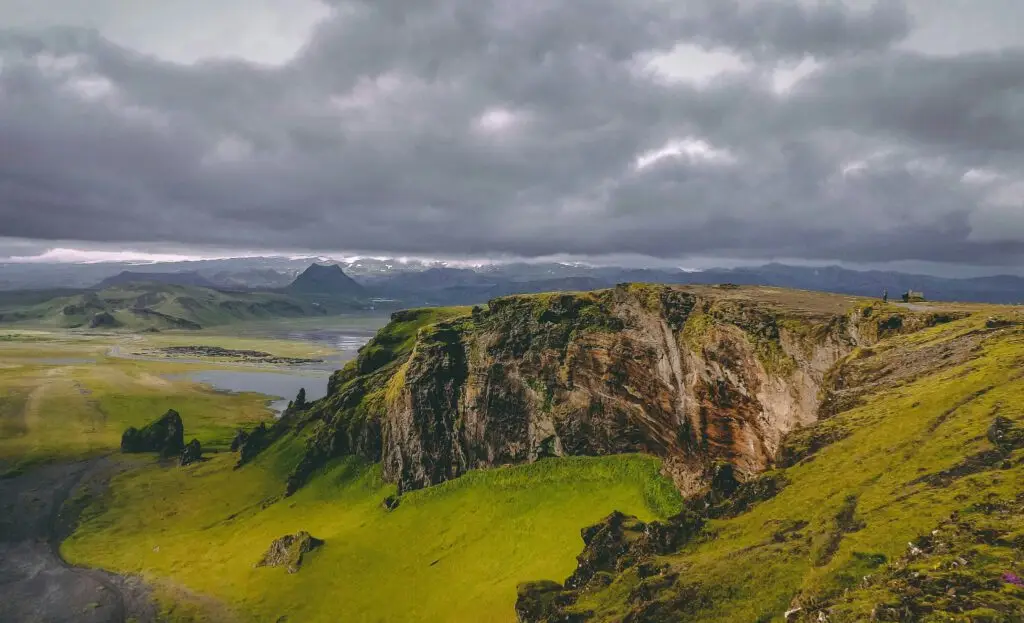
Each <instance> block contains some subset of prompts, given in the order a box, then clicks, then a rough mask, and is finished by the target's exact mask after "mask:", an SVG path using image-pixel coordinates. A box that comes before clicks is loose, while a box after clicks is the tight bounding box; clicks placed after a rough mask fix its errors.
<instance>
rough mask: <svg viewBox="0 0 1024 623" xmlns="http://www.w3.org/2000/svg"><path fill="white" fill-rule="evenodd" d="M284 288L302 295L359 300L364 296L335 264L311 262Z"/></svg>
mask: <svg viewBox="0 0 1024 623" xmlns="http://www.w3.org/2000/svg"><path fill="white" fill-rule="evenodd" d="M286 290H287V291H288V292H290V293H293V294H297V295H301V296H304V297H313V298H326V299H348V300H359V299H363V298H365V297H366V291H365V290H364V289H363V286H361V285H359V284H358V283H356V282H355V281H354V280H353V279H352V278H351V277H349V276H348V275H346V274H345V271H343V270H342V269H341V267H340V266H338V265H336V264H328V265H322V264H312V265H310V266H309V268H307V269H306V270H304V271H303V272H302V273H301V274H300V275H299V276H298V277H296V278H295V281H293V282H292V283H291V284H290V285H289V286H288V287H287V288H286Z"/></svg>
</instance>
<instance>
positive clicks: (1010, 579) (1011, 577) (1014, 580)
mask: <svg viewBox="0 0 1024 623" xmlns="http://www.w3.org/2000/svg"><path fill="white" fill-rule="evenodd" d="M1003 581H1004V582H1006V583H1007V584H1014V585H1016V586H1024V580H1022V579H1021V578H1020V576H1019V575H1017V574H1016V573H1004V574H1003Z"/></svg>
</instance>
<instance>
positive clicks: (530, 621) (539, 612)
mask: <svg viewBox="0 0 1024 623" xmlns="http://www.w3.org/2000/svg"><path fill="white" fill-rule="evenodd" d="M574 601H575V594H574V593H571V592H566V591H565V589H564V587H563V586H562V585H561V584H559V583H557V582H552V581H551V580H541V581H539V582H523V583H522V584H520V585H519V586H518V587H517V589H516V617H517V619H518V620H519V622H520V623H542V622H543V623H549V622H550V623H555V622H562V623H582V622H583V621H586V620H587V618H588V616H587V615H586V614H585V613H584V614H567V613H565V612H563V609H564V608H565V607H566V606H570V605H572V604H573V603H574Z"/></svg>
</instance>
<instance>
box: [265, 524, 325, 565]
mask: <svg viewBox="0 0 1024 623" xmlns="http://www.w3.org/2000/svg"><path fill="white" fill-rule="evenodd" d="M323 544H324V542H323V541H322V540H321V539H318V538H316V537H315V536H313V535H311V534H310V533H308V532H305V531H302V532H299V533H297V534H288V535H285V536H283V537H281V538H279V539H275V540H274V542H273V543H271V544H270V548H268V549H267V552H266V553H265V554H263V558H261V559H260V561H259V562H257V563H256V566H257V567H284V568H285V570H286V571H288V573H298V571H299V568H300V567H301V566H302V558H303V556H305V555H306V554H308V553H309V552H311V551H313V550H315V549H317V548H319V547H321V546H322V545H323Z"/></svg>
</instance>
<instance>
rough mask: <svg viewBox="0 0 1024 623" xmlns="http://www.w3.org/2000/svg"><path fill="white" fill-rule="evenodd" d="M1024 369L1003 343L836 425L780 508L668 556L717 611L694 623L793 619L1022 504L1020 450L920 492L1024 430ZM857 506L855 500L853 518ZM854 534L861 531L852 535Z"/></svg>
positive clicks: (600, 601) (960, 331)
mask: <svg viewBox="0 0 1024 623" xmlns="http://www.w3.org/2000/svg"><path fill="white" fill-rule="evenodd" d="M982 322H983V317H974V318H971V319H969V320H965V321H959V322H956V323H952V324H949V325H944V326H940V327H935V328H932V329H927V330H924V331H922V332H919V333H916V334H913V335H909V336H905V337H900V338H896V339H895V340H893V341H892V342H889V343H886V344H884V345H882V346H883V347H882V348H878V349H873V351H874V352H873V351H868V352H867V353H866V354H865V355H864V356H863V357H862V360H864V361H869V360H870V358H872V357H888V358H889V359H887V361H889V362H890V363H892V362H899V363H900V365H910V364H909V363H908V362H910V361H911V360H912V356H913V353H914V352H915V351H916V350H917V349H920V348H924V347H926V346H928V345H934V344H938V343H943V342H947V341H949V340H951V339H953V338H955V337H957V336H962V335H964V334H966V333H969V332H970V331H974V330H977V329H978V328H980V327H981V325H982ZM879 353H881V354H879ZM1022 357H1024V334H1021V333H1013V332H1010V333H1005V334H1003V335H1001V336H997V337H994V338H992V339H990V340H988V341H986V342H985V343H984V345H983V346H982V348H981V350H980V351H979V352H977V353H976V356H975V357H972V358H968V359H966V360H965V361H963V362H962V363H960V364H959V365H954V366H951V367H948V368H946V369H938V368H936V367H935V364H936V363H938V362H926V364H927V365H931V366H932V368H931V373H926V374H924V375H923V376H921V377H918V378H917V379H916V380H913V381H911V382H909V383H908V384H905V385H902V386H896V387H892V388H889V389H886V390H883V391H881V392H879V393H875V394H873V395H871V396H870V397H869V398H868V400H867V403H866V404H864V405H863V406H861V407H858V408H855V409H852V410H850V411H847V412H844V413H841V414H840V415H838V416H836V417H835V418H834V419H832V420H830V421H828V422H827V425H828V426H833V427H835V426H839V427H842V428H844V429H846V430H848V431H851V434H850V435H849V436H848V437H846V438H843V439H841V440H839V441H836V442H835V443H833V444H831V445H828V446H827V447H825V448H823V449H821V450H820V451H819V452H817V454H815V455H814V457H813V458H812V459H810V460H807V461H803V462H800V463H798V464H797V465H795V466H793V467H791V468H788V469H785V470H779V472H778V473H780V474H781V475H783V476H784V477H785V478H786V479H788V480H789V481H790V484H789V486H787V487H786V488H785V489H784V490H783V491H782V492H781V493H780V494H779V495H778V496H777V497H775V498H774V499H771V500H768V501H766V502H763V503H761V504H760V505H758V506H755V507H754V508H753V510H751V511H750V512H748V513H746V514H743V515H741V516H739V517H736V518H734V519H728V520H715V521H711V522H710V524H709V526H708V528H707V531H706V534H705V536H704V538H701V539H698V540H697V541H695V542H694V543H692V544H691V545H689V546H688V547H687V548H686V549H684V550H683V552H681V553H679V554H677V555H673V556H669V557H666V558H665V561H666V562H669V563H670V564H671V565H672V566H674V567H675V568H677V569H679V570H681V571H683V573H684V576H685V577H686V578H687V579H688V580H689V581H692V582H697V583H698V584H699V585H700V591H699V594H700V596H702V597H706V598H707V599H708V601H707V602H706V605H705V606H704V607H699V608H697V609H696V610H695V612H694V613H692V614H693V616H694V619H693V620H700V621H702V622H703V621H706V622H709V623H710V622H721V623H726V622H732V621H758V620H760V621H782V620H783V617H782V614H783V612H785V611H786V610H787V609H789V607H790V606H791V604H792V603H793V601H794V599H796V600H797V601H798V602H800V603H814V602H815V600H821V599H827V598H836V597H837V596H841V595H842V594H843V591H845V590H846V589H849V588H852V587H854V586H856V585H858V583H859V582H860V581H861V578H862V577H863V576H865V575H867V574H869V573H872V572H874V571H876V570H877V569H876V568H877V565H878V562H877V561H878V560H880V559H881V558H882V557H884V559H885V560H894V559H896V558H899V557H900V556H901V555H902V554H904V553H905V552H906V551H907V543H908V542H909V541H911V540H914V539H915V538H917V537H918V536H920V535H926V534H930V532H931V531H932V530H933V529H934V528H936V527H937V526H938V525H939V523H940V522H941V521H942V520H944V519H946V518H947V517H949V515H950V514H951V513H952V512H954V511H961V512H963V511H964V510H965V509H968V508H970V507H971V506H972V505H974V504H980V503H986V502H990V501H992V500H1002V501H1008V500H1010V501H1012V500H1013V499H1014V498H1015V497H1016V496H1018V495H1020V494H1022V493H1024V451H1020V450H1018V451H1017V452H1016V453H1015V454H1014V455H1013V456H1012V457H1010V459H1009V460H1008V461H1007V462H1006V464H1005V466H1004V467H1005V468H1002V469H989V470H986V471H980V472H978V473H976V474H972V475H967V476H965V477H963V478H960V479H958V480H954V481H953V482H951V483H950V484H948V485H947V486H932V485H928V484H925V483H921V482H917V480H918V479H919V478H920V477H921V476H923V475H926V474H934V473H937V472H941V471H942V470H946V469H949V468H951V467H952V466H954V465H956V464H958V463H960V462H961V461H963V460H964V458H965V457H966V456H969V455H972V454H975V453H978V452H981V451H984V450H989V449H991V448H992V445H991V444H990V443H989V441H988V440H987V439H986V437H985V434H986V430H987V428H988V427H989V425H990V424H991V423H992V421H993V418H994V417H995V415H996V414H999V415H1002V416H1003V417H1006V418H1009V419H1010V420H1012V421H1015V422H1017V425H1018V426H1021V425H1024V409H1022V408H1021V406H1020V404H1021V396H1024V379H1022V378H1021V376H1020V372H1019V361H1021V359H1022ZM989 387H991V388H992V389H991V390H990V391H988V392H987V393H983V394H981V395H977V392H978V391H979V390H980V389H983V388H989ZM972 398H973V399H972ZM954 406H956V408H952V409H951V407H954ZM850 496H856V500H855V506H852V505H853V503H854V502H853V498H851V497H850ZM841 518H845V519H841ZM797 522H807V525H806V527H805V528H802V529H800V530H799V531H798V536H795V537H789V538H788V539H786V540H783V541H781V542H780V541H777V540H776V539H774V538H773V534H774V533H775V532H777V531H778V530H779V529H780V528H782V527H785V526H792V525H796V524H797ZM843 523H846V524H849V525H851V526H852V527H849V528H848V529H843V528H842V527H840V526H839V524H843ZM1016 564H1017V565H1018V567H1017V568H1016V570H1017V571H1018V573H1019V572H1020V571H1022V569H1021V568H1020V561H1019V560H1018V561H1017V563H1016ZM1006 570H1007V571H1009V570H1011V569H1006ZM992 573H994V572H992ZM990 575H991V573H990ZM540 577H543V576H536V578H538V579H539V578H540ZM984 579H985V580H987V581H991V580H993V579H995V576H994V577H985V578H984ZM638 583H639V578H638V577H636V575H635V574H628V573H627V574H624V575H622V576H620V578H619V579H618V580H617V582H616V583H615V584H613V585H612V586H611V587H609V588H608V589H607V590H604V591H598V592H596V593H594V594H590V595H586V596H585V597H584V598H583V599H582V600H581V602H580V604H579V606H578V608H579V609H585V608H593V609H596V610H597V611H598V613H599V615H600V616H599V617H598V618H597V619H596V620H598V621H608V622H610V621H617V620H621V617H622V616H624V613H625V612H627V611H628V610H629V608H630V607H631V606H630V604H628V603H627V600H626V599H625V595H627V594H628V593H629V590H630V589H631V588H633V587H635V586H636V585H637V584H638ZM854 606H856V604H855V605H854ZM854 606H850V607H849V608H850V609H851V610H853V612H854V613H853V614H848V616H847V617H844V618H842V619H837V620H842V621H862V620H868V618H869V617H870V610H871V607H872V606H873V604H871V603H868V602H864V603H860V604H859V606H856V607H854ZM858 608H859V609H858ZM942 620H945V619H942ZM965 620H966V619H965ZM996 620H997V619H996Z"/></svg>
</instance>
